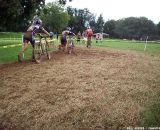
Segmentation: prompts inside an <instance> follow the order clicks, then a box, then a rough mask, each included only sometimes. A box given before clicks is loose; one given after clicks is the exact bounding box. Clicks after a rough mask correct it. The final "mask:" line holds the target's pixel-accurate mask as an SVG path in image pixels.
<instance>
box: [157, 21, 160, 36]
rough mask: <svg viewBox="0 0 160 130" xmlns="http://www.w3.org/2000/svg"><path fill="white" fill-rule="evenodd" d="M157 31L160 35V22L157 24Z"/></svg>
mask: <svg viewBox="0 0 160 130" xmlns="http://www.w3.org/2000/svg"><path fill="white" fill-rule="evenodd" d="M157 32H158V35H159V36H160V22H159V23H158V24H157Z"/></svg>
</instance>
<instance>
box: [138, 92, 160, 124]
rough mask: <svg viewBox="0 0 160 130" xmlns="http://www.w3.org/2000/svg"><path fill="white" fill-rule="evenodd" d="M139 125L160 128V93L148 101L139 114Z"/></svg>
mask: <svg viewBox="0 0 160 130" xmlns="http://www.w3.org/2000/svg"><path fill="white" fill-rule="evenodd" d="M140 125H141V126H144V127H160V93H159V94H157V95H156V96H154V97H152V98H150V99H149V101H148V102H147V103H146V105H145V107H144V109H143V110H142V111H141V113H140Z"/></svg>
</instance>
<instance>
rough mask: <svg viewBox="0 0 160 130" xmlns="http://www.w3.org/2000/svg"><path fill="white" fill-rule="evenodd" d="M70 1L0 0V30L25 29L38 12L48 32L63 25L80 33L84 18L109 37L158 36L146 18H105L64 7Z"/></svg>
mask: <svg viewBox="0 0 160 130" xmlns="http://www.w3.org/2000/svg"><path fill="white" fill-rule="evenodd" d="M69 1H71V0H68V1H67V0H58V1H56V2H52V3H48V4H45V0H38V1H37V0H12V1H10V0H5V1H4V0H0V19H1V20H0V31H25V30H26V28H27V27H28V26H29V24H31V22H32V18H33V16H34V15H38V16H39V17H40V18H41V19H42V21H43V25H44V26H45V27H46V28H47V29H48V30H50V31H53V32H55V33H60V32H61V31H62V30H63V28H64V27H66V26H69V27H71V28H72V30H73V31H74V32H75V33H77V32H79V31H80V32H82V31H83V30H85V28H86V27H85V22H86V21H88V22H89V24H90V26H91V28H92V29H93V31H94V33H102V32H103V33H107V34H109V36H110V37H112V38H123V39H124V38H125V39H138V40H140V39H143V38H145V37H146V36H149V38H150V39H151V40H153V39H159V38H160V22H159V23H158V24H155V23H154V22H153V21H151V20H149V19H148V18H146V17H128V18H124V19H119V20H108V21H105V20H104V18H103V15H102V14H100V15H99V16H98V18H96V15H95V14H93V13H91V12H90V11H89V10H88V9H87V8H84V9H77V8H72V7H67V8H66V7H65V6H64V5H65V4H66V2H69Z"/></svg>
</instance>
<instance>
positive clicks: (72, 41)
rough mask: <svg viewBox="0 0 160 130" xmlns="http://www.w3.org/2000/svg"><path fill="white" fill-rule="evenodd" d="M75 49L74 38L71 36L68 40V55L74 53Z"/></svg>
mask: <svg viewBox="0 0 160 130" xmlns="http://www.w3.org/2000/svg"><path fill="white" fill-rule="evenodd" d="M73 49H74V39H73V37H72V36H69V38H68V40H67V53H68V54H71V53H72V52H73Z"/></svg>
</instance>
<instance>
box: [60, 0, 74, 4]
mask: <svg viewBox="0 0 160 130" xmlns="http://www.w3.org/2000/svg"><path fill="white" fill-rule="evenodd" d="M68 1H69V2H71V1H72V0H68ZM59 3H60V4H63V5H65V4H66V3H67V0H59Z"/></svg>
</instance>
